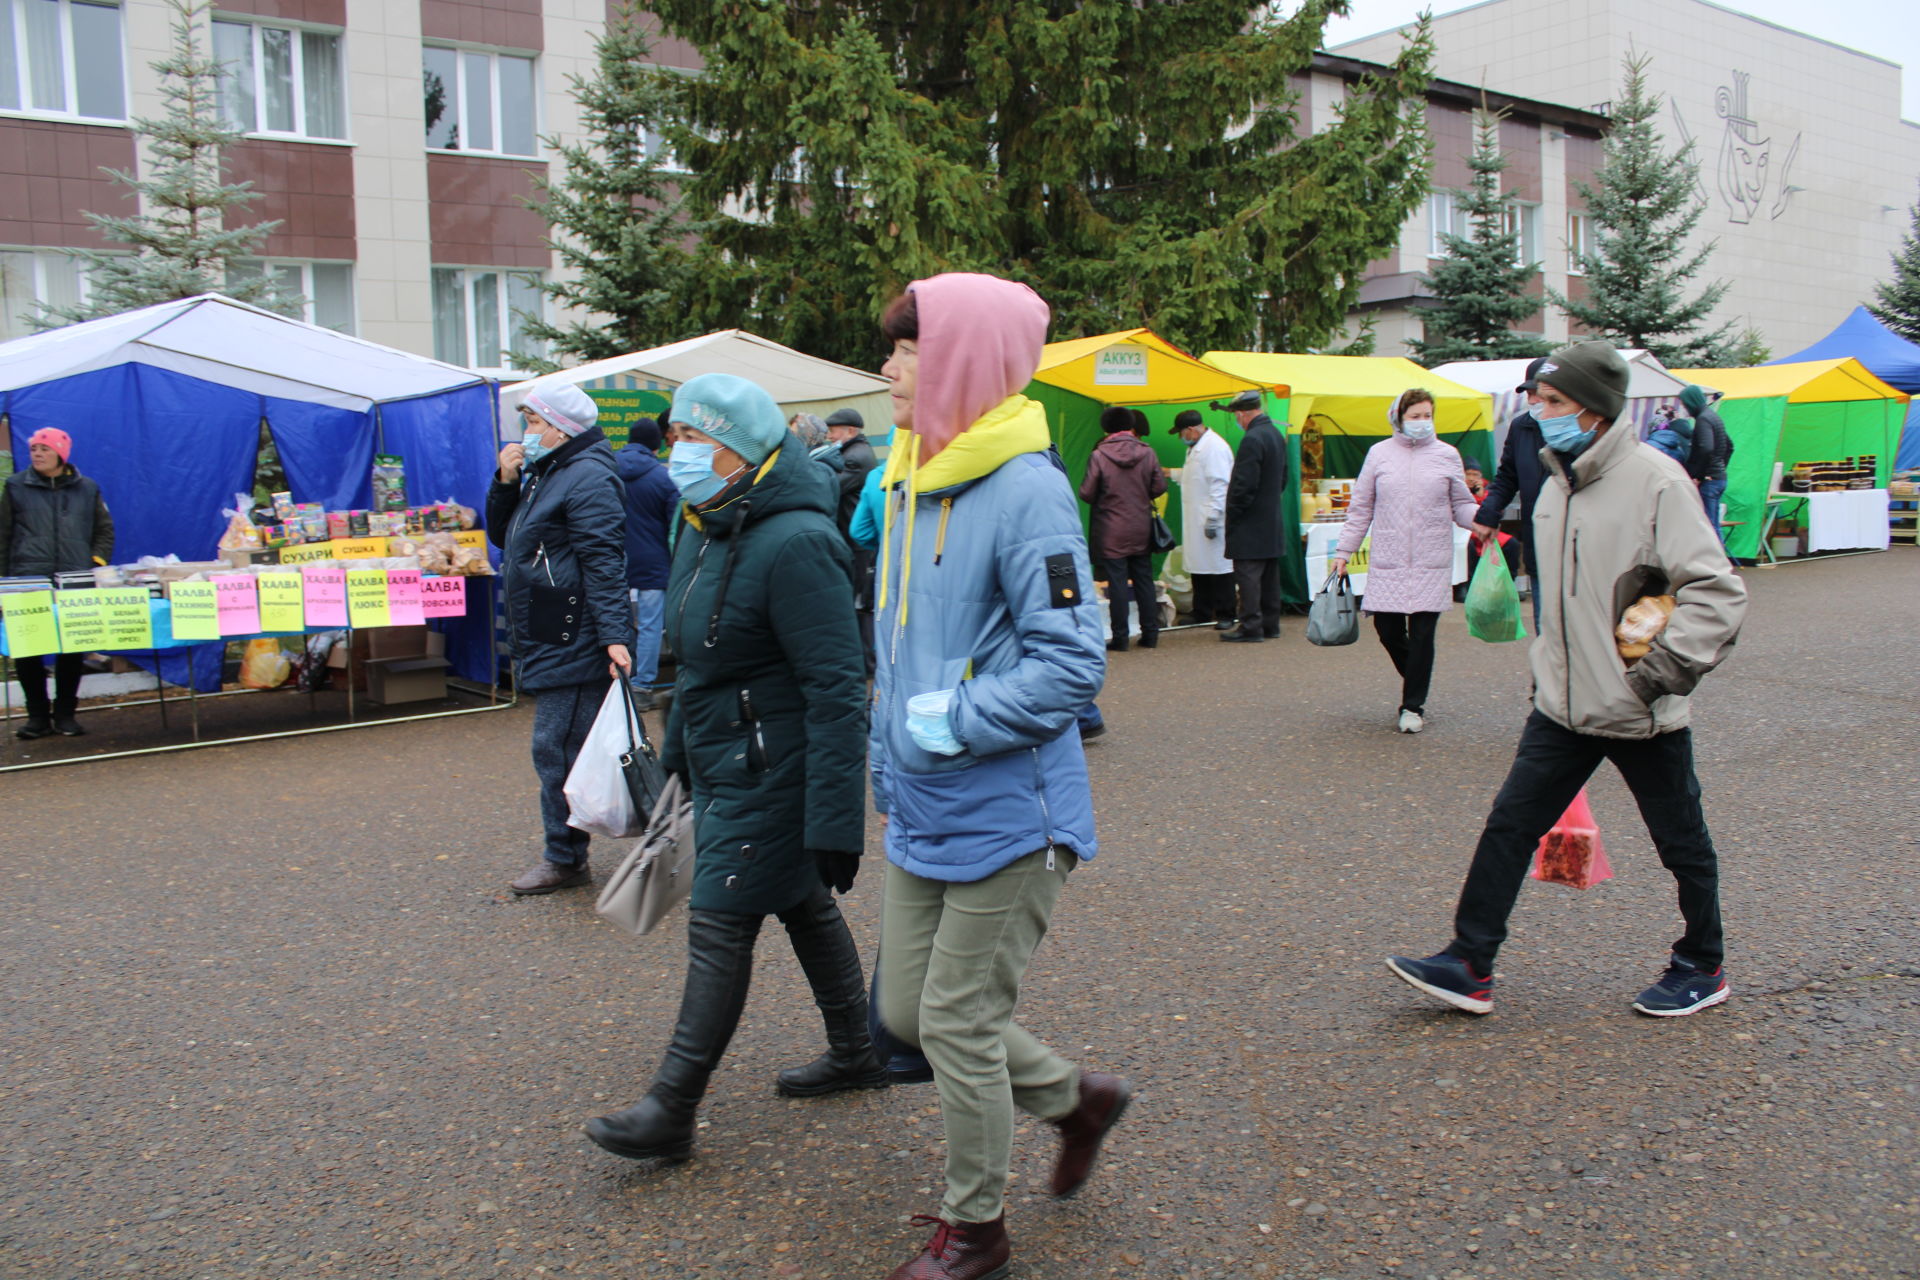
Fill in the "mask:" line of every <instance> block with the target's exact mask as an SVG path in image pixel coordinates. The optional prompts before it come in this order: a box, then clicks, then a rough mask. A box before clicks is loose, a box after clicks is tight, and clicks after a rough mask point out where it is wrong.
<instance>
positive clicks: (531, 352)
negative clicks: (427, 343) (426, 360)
mask: <svg viewBox="0 0 1920 1280" xmlns="http://www.w3.org/2000/svg"><path fill="white" fill-rule="evenodd" d="M545 314H546V307H545V295H544V294H543V293H542V292H541V291H540V275H539V273H538V272H533V271H503V270H501V269H499V268H497V267H435V268H434V269H433V354H434V358H435V359H437V360H444V361H446V362H447V363H448V364H457V365H460V366H462V367H463V368H468V369H483V370H495V371H501V372H506V371H511V370H513V368H514V365H513V358H514V357H515V356H516V355H518V356H544V355H545V354H546V346H545V344H543V343H540V342H536V341H535V340H533V339H532V338H530V337H528V336H527V331H526V330H527V323H528V322H529V321H531V320H537V319H541V318H543V317H544V316H545Z"/></svg>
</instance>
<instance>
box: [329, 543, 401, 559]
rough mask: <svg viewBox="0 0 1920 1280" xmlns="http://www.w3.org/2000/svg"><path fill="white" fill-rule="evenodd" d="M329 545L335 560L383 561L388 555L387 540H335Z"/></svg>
mask: <svg viewBox="0 0 1920 1280" xmlns="http://www.w3.org/2000/svg"><path fill="white" fill-rule="evenodd" d="M327 545H328V546H330V547H332V548H333V558H334V559H335V560H383V559H385V558H386V554H387V540H386V539H385V538H335V539H334V540H333V541H332V542H330V543H328V544H327Z"/></svg>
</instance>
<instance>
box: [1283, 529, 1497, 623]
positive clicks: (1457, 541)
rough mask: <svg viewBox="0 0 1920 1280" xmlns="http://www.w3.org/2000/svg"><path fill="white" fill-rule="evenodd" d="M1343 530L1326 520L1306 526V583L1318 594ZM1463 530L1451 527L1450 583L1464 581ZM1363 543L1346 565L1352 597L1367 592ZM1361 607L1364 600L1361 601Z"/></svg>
mask: <svg viewBox="0 0 1920 1280" xmlns="http://www.w3.org/2000/svg"><path fill="white" fill-rule="evenodd" d="M1344 528H1346V523H1345V521H1337V520H1330V521H1324V522H1320V523H1315V524H1310V525H1308V526H1306V530H1307V580H1308V581H1309V582H1311V583H1312V584H1313V589H1314V590H1315V591H1318V590H1319V589H1320V584H1321V583H1323V582H1325V581H1326V580H1327V561H1328V560H1329V559H1331V558H1332V556H1333V553H1334V551H1335V549H1336V548H1337V547H1338V545H1339V542H1340V531H1341V530H1342V529H1344ZM1469 540H1470V539H1469V538H1468V535H1467V531H1466V530H1465V529H1461V528H1455V529H1454V531H1453V581H1454V583H1455V584H1456V585H1457V584H1459V583H1462V582H1465V581H1466V580H1467V544H1468V542H1469ZM1370 541H1371V535H1369V538H1368V540H1367V541H1363V542H1362V543H1361V544H1360V550H1359V551H1358V552H1356V553H1355V554H1354V557H1353V559H1352V560H1351V561H1350V562H1349V563H1348V565H1347V577H1348V579H1349V580H1350V581H1351V582H1352V583H1353V591H1354V594H1355V595H1361V596H1364V595H1365V594H1366V593H1367V571H1366V569H1365V568H1364V567H1356V566H1364V565H1365V564H1366V562H1367V561H1366V556H1367V550H1368V542H1370ZM1361 607H1362V608H1365V607H1366V603H1365V601H1362V602H1361Z"/></svg>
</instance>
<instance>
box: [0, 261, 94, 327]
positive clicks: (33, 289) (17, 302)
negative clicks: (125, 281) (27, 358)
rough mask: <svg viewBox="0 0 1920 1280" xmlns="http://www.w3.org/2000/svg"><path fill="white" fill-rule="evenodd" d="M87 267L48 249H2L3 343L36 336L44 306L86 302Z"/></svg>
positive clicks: (0, 319) (0, 302)
mask: <svg viewBox="0 0 1920 1280" xmlns="http://www.w3.org/2000/svg"><path fill="white" fill-rule="evenodd" d="M88 292H89V291H88V288H87V272H86V265H85V264H84V263H82V262H81V260H80V259H78V258H76V257H74V256H72V255H71V254H66V253H61V252H60V251H59V250H57V249H56V250H47V249H0V340H5V339H11V338H23V337H25V336H26V335H27V334H30V333H37V332H38V329H36V328H35V327H34V324H33V317H34V316H36V315H38V314H40V312H41V308H43V307H77V306H79V305H81V304H82V303H84V302H85V301H86V300H87V296H88Z"/></svg>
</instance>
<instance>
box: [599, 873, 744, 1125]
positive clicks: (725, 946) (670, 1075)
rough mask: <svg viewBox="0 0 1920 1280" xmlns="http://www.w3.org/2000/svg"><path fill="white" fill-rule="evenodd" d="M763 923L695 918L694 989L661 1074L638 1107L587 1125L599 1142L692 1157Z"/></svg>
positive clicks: (690, 960)
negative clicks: (699, 1111)
mask: <svg viewBox="0 0 1920 1280" xmlns="http://www.w3.org/2000/svg"><path fill="white" fill-rule="evenodd" d="M761 919H762V917H760V916H744V915H732V914H728V913H726V912H720V911H692V912H689V913H688V915H687V986H686V990H685V991H684V992H682V993H681V996H680V1020H679V1021H678V1022H677V1023H675V1024H674V1028H673V1039H672V1040H671V1041H670V1042H669V1043H668V1044H667V1053H666V1057H665V1059H664V1060H662V1062H661V1063H660V1072H659V1074H658V1075H656V1076H655V1077H654V1078H653V1087H652V1088H651V1089H649V1090H647V1096H646V1097H644V1098H642V1099H640V1101H639V1102H636V1103H635V1104H634V1105H632V1106H631V1107H628V1108H627V1109H626V1110H624V1111H616V1112H614V1113H613V1114H611V1115H605V1116H600V1117H599V1118H597V1119H594V1120H589V1121H587V1136H588V1137H589V1138H591V1139H593V1140H594V1142H596V1143H598V1144H599V1145H600V1146H602V1147H605V1148H606V1149H607V1150H608V1151H611V1152H613V1153H614V1154H615V1155H618V1156H626V1157H628V1158H629V1159H632V1160H647V1159H656V1158H657V1159H663V1160H685V1159H686V1158H687V1156H688V1155H689V1154H691V1153H692V1151H693V1128H694V1125H693V1113H694V1110H695V1109H696V1108H697V1107H698V1106H699V1105H700V1099H701V1098H702V1097H703V1096H705V1094H706V1092H707V1080H708V1078H709V1077H710V1076H712V1075H713V1071H714V1068H716V1067H718V1066H719V1065H720V1059H721V1058H722V1057H723V1056H725V1054H726V1052H727V1044H728V1043H729V1042H730V1041H731V1040H732V1039H733V1033H734V1030H735V1029H736V1028H737V1027H738V1026H739V1025H740V1010H741V1009H742V1008H744V1007H745V1006H746V1003H747V985H748V983H749V982H750V981H751V980H752V978H753V943H754V939H755V938H757V937H759V935H760V921H761Z"/></svg>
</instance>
